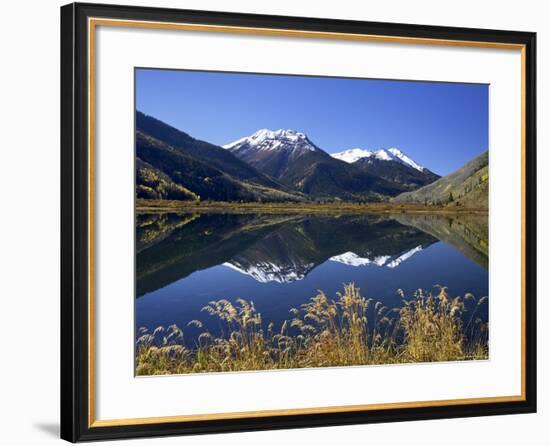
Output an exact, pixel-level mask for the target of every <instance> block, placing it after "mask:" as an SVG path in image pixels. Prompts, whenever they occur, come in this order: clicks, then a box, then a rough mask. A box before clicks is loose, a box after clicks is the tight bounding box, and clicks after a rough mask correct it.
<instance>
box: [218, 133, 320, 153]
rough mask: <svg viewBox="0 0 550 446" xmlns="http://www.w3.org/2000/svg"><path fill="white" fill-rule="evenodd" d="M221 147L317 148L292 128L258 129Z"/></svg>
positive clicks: (258, 149)
mask: <svg viewBox="0 0 550 446" xmlns="http://www.w3.org/2000/svg"><path fill="white" fill-rule="evenodd" d="M222 147H223V148H224V149H228V150H231V151H236V150H243V149H246V150H254V151H273V150H287V151H294V150H296V149H299V150H300V151H303V150H311V151H314V150H318V149H317V147H315V145H313V144H312V142H311V141H310V140H309V139H308V137H307V136H306V135H305V134H304V133H302V132H298V131H297V130H292V129H279V130H269V129H260V130H258V131H256V132H254V133H253V134H252V135H250V136H245V137H244V138H241V139H238V140H237V141H233V142H232V143H229V144H225V145H224V146H222Z"/></svg>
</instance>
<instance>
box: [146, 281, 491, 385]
mask: <svg viewBox="0 0 550 446" xmlns="http://www.w3.org/2000/svg"><path fill="white" fill-rule="evenodd" d="M400 294H401V297H402V300H403V306H402V307H401V308H387V307H385V306H384V305H383V304H382V303H381V302H376V303H375V302H374V301H373V300H372V299H367V298H365V297H363V296H362V295H361V293H360V290H359V288H357V287H356V286H355V285H354V284H353V283H350V284H347V285H344V291H343V293H337V296H336V298H335V299H330V298H328V297H327V296H326V294H325V293H323V292H322V291H319V292H318V294H317V295H316V296H314V297H313V298H311V299H310V301H309V302H307V303H305V304H303V305H301V307H300V308H293V309H292V310H291V315H292V318H291V319H289V320H288V321H285V322H284V323H283V324H282V326H281V328H280V329H278V330H275V327H274V325H273V324H272V323H270V324H268V325H267V326H264V324H263V322H262V316H261V314H260V313H259V312H258V311H257V309H256V308H255V306H254V303H253V302H251V301H246V300H244V299H238V300H237V301H236V302H235V303H231V302H229V301H228V300H219V301H212V302H209V304H208V305H206V306H205V307H204V308H203V311H204V312H205V313H207V314H208V315H209V316H210V317H213V318H216V319H217V320H218V321H219V323H220V330H219V333H218V334H217V335H214V334H213V333H211V332H210V331H209V330H207V329H204V326H203V323H202V322H201V321H199V320H193V321H190V322H189V324H188V325H190V326H195V327H197V328H199V329H202V333H201V334H200V335H199V336H198V338H197V341H196V345H195V347H194V348H189V347H187V346H186V344H185V342H184V339H183V331H182V330H181V329H180V328H179V327H177V326H176V325H171V326H170V327H168V328H167V329H165V328H164V327H157V328H156V329H155V330H154V331H153V332H152V333H150V332H149V331H148V330H147V329H145V328H141V329H140V330H139V338H138V341H137V345H136V352H137V354H136V371H137V374H138V375H158V374H179V373H192V372H226V371H242V370H269V369H288V368H303V367H329V366H332V367H334V366H349V365H368V364H393V363H410V362H432V361H462V360H472V359H487V358H488V354H489V352H488V331H487V324H485V323H483V322H482V321H481V319H480V318H479V317H477V312H478V309H479V307H480V306H481V305H482V304H483V303H484V302H485V301H486V298H482V299H480V300H477V301H476V299H475V298H474V296H472V295H471V294H466V296H464V297H454V298H451V297H450V296H449V295H448V293H447V289H446V288H445V287H438V291H437V293H435V294H433V293H425V292H423V291H421V290H418V291H417V292H416V293H415V294H414V296H413V297H412V299H410V300H407V299H406V297H405V295H404V293H403V292H402V291H400ZM469 301H471V302H469ZM467 308H468V310H467ZM468 311H469V312H470V314H467V312H468ZM465 316H468V317H465ZM463 320H466V321H467V323H466V324H464V323H463Z"/></svg>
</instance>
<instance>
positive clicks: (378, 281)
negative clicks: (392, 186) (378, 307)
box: [136, 214, 488, 345]
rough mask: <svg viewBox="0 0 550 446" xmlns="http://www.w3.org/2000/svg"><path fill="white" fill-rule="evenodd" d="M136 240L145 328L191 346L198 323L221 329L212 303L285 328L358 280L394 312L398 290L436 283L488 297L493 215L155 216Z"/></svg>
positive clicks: (139, 317) (140, 321) (139, 323)
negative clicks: (313, 302) (250, 309)
mask: <svg viewBox="0 0 550 446" xmlns="http://www.w3.org/2000/svg"><path fill="white" fill-rule="evenodd" d="M136 237H137V243H136V250H137V255H136V276H137V280H136V296H137V299H136V328H139V327H147V328H149V329H150V330H153V329H154V328H155V327H157V326H159V325H163V326H168V325H171V324H176V325H178V326H179V327H180V328H182V329H183V330H184V332H185V339H186V343H188V344H190V345H194V340H195V338H196V336H197V335H198V334H199V331H198V330H197V329H196V328H194V327H187V323H188V322H189V321H191V320H193V319H199V320H201V321H202V322H203V323H204V325H205V326H206V327H207V328H208V329H209V330H211V331H213V332H216V331H217V325H218V324H217V321H215V320H213V319H211V318H210V316H208V315H207V314H206V313H205V312H201V308H202V307H204V305H206V304H207V303H208V302H209V301H211V300H219V299H228V300H230V301H235V299H237V298H239V297H240V298H244V299H247V300H253V301H254V303H255V305H256V308H257V309H258V311H259V312H261V314H262V318H263V320H264V321H265V322H266V324H267V323H269V322H274V323H275V325H276V326H280V324H282V322H283V321H284V320H285V319H290V318H291V315H290V314H289V310H290V309H291V308H293V307H299V306H300V305H301V304H302V303H304V302H306V301H308V300H309V299H310V298H311V297H313V296H314V295H315V294H316V292H317V290H323V291H324V292H325V293H326V294H327V295H329V296H334V295H335V293H336V292H337V291H341V290H342V284H343V283H349V282H354V283H355V284H356V286H358V287H360V288H361V291H362V294H363V295H364V296H366V297H372V298H373V299H374V300H380V301H382V302H383V303H384V304H385V305H386V306H388V307H394V306H400V305H401V298H400V297H399V295H398V294H397V289H403V290H404V291H405V293H406V294H407V295H409V296H411V295H412V293H413V292H414V291H415V290H416V289H418V288H422V289H424V290H433V286H434V285H436V284H441V285H445V286H447V287H448V290H449V292H450V294H452V295H464V294H465V293H466V292H470V293H472V294H474V295H475V296H476V297H482V296H487V295H488V272H487V264H488V258H487V240H488V236H487V226H486V217H468V218H465V217H460V218H450V217H435V216H418V215H416V216H412V215H405V214H400V215H397V216H395V217H393V218H390V217H380V216H367V215H360V216H355V215H344V216H302V215H257V214H194V215H191V214H182V215H176V214H163V215H161V214H150V215H139V216H138V221H137V232H136ZM480 316H481V318H482V319H485V320H486V319H487V307H485V308H484V309H483V310H482V312H481V314H480Z"/></svg>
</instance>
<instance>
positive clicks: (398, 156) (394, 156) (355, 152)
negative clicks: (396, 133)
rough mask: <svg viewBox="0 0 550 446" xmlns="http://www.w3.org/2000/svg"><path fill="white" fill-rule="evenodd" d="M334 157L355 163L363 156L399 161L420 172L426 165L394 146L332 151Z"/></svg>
mask: <svg viewBox="0 0 550 446" xmlns="http://www.w3.org/2000/svg"><path fill="white" fill-rule="evenodd" d="M331 156H332V157H333V158H336V159H339V160H341V161H345V162H346V163H350V164H351V163H355V162H356V161H358V160H360V159H362V158H374V159H378V160H381V161H397V162H398V163H401V164H404V165H406V166H409V167H412V168H413V169H416V170H418V171H419V172H423V171H424V167H423V166H421V165H420V164H418V163H417V162H415V161H414V160H412V159H411V158H410V157H408V156H407V155H405V154H404V153H403V152H401V150H399V149H397V148H395V147H393V148H391V149H387V150H386V149H379V150H367V149H360V148H355V149H349V150H344V151H343V152H338V153H332V154H331Z"/></svg>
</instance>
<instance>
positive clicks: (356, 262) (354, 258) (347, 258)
mask: <svg viewBox="0 0 550 446" xmlns="http://www.w3.org/2000/svg"><path fill="white" fill-rule="evenodd" d="M388 259H390V256H378V257H375V258H374V259H369V258H366V257H360V256H358V255H357V254H355V253H354V252H351V251H348V252H345V253H344V254H340V255H337V256H333V257H331V258H330V259H329V260H330V261H332V262H338V263H343V264H344V265H349V266H365V265H371V264H374V265H378V266H383V265H384V264H385V263H386V262H387V261H388Z"/></svg>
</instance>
